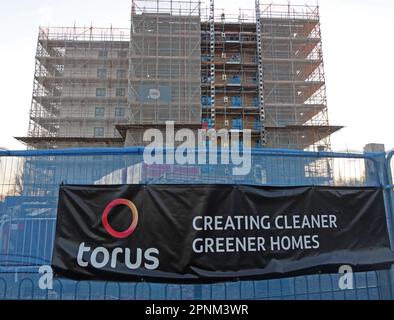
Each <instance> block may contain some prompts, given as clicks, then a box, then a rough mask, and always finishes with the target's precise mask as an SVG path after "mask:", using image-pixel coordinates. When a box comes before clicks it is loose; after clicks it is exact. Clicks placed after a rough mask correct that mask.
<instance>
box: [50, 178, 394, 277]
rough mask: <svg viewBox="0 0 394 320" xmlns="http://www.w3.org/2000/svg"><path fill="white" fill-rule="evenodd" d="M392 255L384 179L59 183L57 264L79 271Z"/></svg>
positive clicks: (297, 263) (220, 272)
mask: <svg viewBox="0 0 394 320" xmlns="http://www.w3.org/2000/svg"><path fill="white" fill-rule="evenodd" d="M393 261H394V257H393V253H392V252H391V249H390V241H389V236H388V231H387V224H386V216H385V209H384V200H383V191H382V190H381V189H379V188H334V187H287V188H274V187H255V186H244V185H119V186H100V185H96V186H86V185H85V186H75V185H62V186H61V187H60V197H59V207H58V217H57V227H56V238H55V246H54V251H53V257H52V267H53V269H54V271H55V273H56V274H57V275H61V276H65V277H70V278H73V279H97V280H116V281H141V280H149V281H157V282H158V281H165V282H193V281H196V282H214V281H223V280H231V279H264V278H273V277H284V276H292V275H300V274H308V273H315V272H325V273H326V272H338V268H339V267H340V266H342V265H350V266H352V267H353V270H354V271H366V270H373V269H377V268H386V267H388V266H389V265H390V264H391V263H393Z"/></svg>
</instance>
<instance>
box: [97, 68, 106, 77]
mask: <svg viewBox="0 0 394 320" xmlns="http://www.w3.org/2000/svg"><path fill="white" fill-rule="evenodd" d="M106 77H107V69H97V78H100V79H104V78H106Z"/></svg>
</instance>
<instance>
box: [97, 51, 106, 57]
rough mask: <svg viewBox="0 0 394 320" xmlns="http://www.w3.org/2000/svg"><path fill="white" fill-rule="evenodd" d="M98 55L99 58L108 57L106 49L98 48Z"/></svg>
mask: <svg viewBox="0 0 394 320" xmlns="http://www.w3.org/2000/svg"><path fill="white" fill-rule="evenodd" d="M98 56H99V58H108V51H107V50H99V52H98Z"/></svg>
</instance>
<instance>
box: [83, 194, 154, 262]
mask: <svg viewBox="0 0 394 320" xmlns="http://www.w3.org/2000/svg"><path fill="white" fill-rule="evenodd" d="M121 205H122V206H126V207H127V208H128V210H129V212H130V213H131V216H132V221H131V224H130V226H129V227H128V228H127V229H126V230H125V231H116V230H114V228H112V227H111V225H110V224H109V221H108V216H109V214H110V213H111V211H112V209H113V208H115V207H117V206H121ZM101 223H102V225H103V227H104V229H105V230H106V231H107V233H108V234H109V235H111V236H112V237H113V238H116V239H126V238H128V237H130V236H131V235H132V234H133V233H134V231H135V230H136V228H137V225H138V210H137V207H136V206H135V205H134V203H133V202H131V201H130V200H127V199H115V200H113V201H111V202H110V203H109V204H108V205H107V206H106V207H105V209H104V211H103V214H102V217H101ZM86 258H88V259H86ZM77 263H78V265H79V266H80V267H83V268H86V267H88V266H89V263H90V264H91V265H92V266H93V267H94V268H96V269H102V268H108V267H110V268H111V269H116V268H117V265H118V263H119V264H121V265H124V266H126V267H127V268H128V269H131V270H135V269H138V268H141V267H142V266H143V267H144V268H145V269H148V270H154V269H157V268H158V267H159V250H158V249H157V248H148V249H146V250H143V249H141V248H136V249H135V250H133V249H130V248H120V247H117V248H114V249H113V250H112V251H109V250H108V249H106V248H104V247H97V248H95V249H93V251H92V248H91V247H88V246H85V242H82V243H81V244H80V245H79V249H78V256H77Z"/></svg>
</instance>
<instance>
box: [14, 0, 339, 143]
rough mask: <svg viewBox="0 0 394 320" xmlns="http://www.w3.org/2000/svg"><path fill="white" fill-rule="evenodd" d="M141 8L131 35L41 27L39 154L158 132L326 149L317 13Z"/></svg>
mask: <svg viewBox="0 0 394 320" xmlns="http://www.w3.org/2000/svg"><path fill="white" fill-rule="evenodd" d="M207 5H208V7H207V8H206V9H205V10H202V8H201V3H200V1H193V0H191V1H171V0H168V1H133V3H132V9H131V27H130V29H114V28H109V29H103V28H93V27H91V28H76V27H71V28H67V27H66V28H45V27H41V28H40V30H39V36H38V44H37V54H36V67H35V74H34V88H33V97H32V106H31V111H30V124H29V131H28V136H27V137H19V138H18V139H19V140H21V141H23V142H25V143H26V144H27V145H28V146H30V147H32V148H61V147H76V146H79V147H85V146H89V147H94V146H123V145H141V144H142V134H143V132H144V131H145V130H146V129H148V128H161V127H162V126H163V124H164V123H165V121H167V120H173V121H174V122H175V124H176V125H177V126H179V127H182V128H191V129H193V130H196V129H198V128H216V129H220V128H227V129H229V130H235V131H239V132H241V134H242V130H244V129H251V130H252V147H258V146H262V147H274V148H290V149H309V150H325V149H329V148H330V140H329V137H330V135H331V134H332V133H333V132H335V131H337V130H339V129H340V128H341V127H338V126H330V125H329V121H328V115H327V97H326V85H325V77H324V64H323V53H322V39H321V31H320V20H319V19H320V17H319V8H318V7H310V6H291V5H273V4H269V5H264V4H260V3H259V1H258V0H256V1H255V9H253V10H246V9H245V10H240V11H239V12H237V14H232V13H231V12H230V13H226V12H225V11H223V10H218V9H215V7H214V3H213V0H211V1H210V3H208V4H207Z"/></svg>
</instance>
